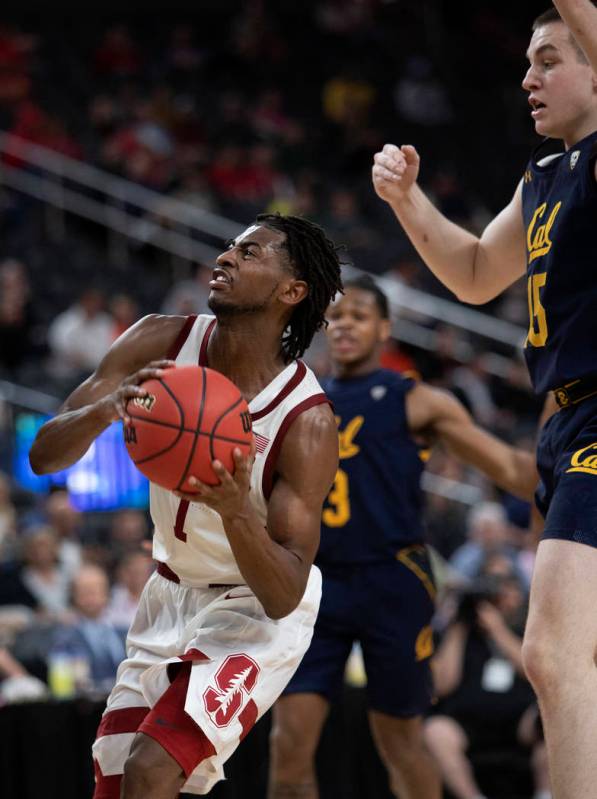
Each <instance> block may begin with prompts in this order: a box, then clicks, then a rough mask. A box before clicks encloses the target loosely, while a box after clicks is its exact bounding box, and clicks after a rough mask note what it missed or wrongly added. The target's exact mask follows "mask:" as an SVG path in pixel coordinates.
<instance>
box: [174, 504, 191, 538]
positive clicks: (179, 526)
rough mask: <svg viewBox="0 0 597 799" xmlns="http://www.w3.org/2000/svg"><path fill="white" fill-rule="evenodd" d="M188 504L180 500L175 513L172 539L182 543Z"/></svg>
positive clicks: (185, 535)
mask: <svg viewBox="0 0 597 799" xmlns="http://www.w3.org/2000/svg"><path fill="white" fill-rule="evenodd" d="M189 504H190V503H189V502H187V500H186V499H181V500H180V505H179V506H178V510H177V512H176V521H175V522H174V537H175V538H178V540H179V541H184V542H185V543H186V540H187V534H186V533H185V531H184V523H185V521H186V518H187V513H188V511H189Z"/></svg>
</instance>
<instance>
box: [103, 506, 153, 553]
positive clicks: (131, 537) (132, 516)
mask: <svg viewBox="0 0 597 799" xmlns="http://www.w3.org/2000/svg"><path fill="white" fill-rule="evenodd" d="M148 535H149V524H148V520H147V515H146V514H145V513H144V512H143V511H140V510H135V509H134V508H125V509H123V510H119V511H117V512H116V513H115V514H114V515H113V517H112V522H111V524H110V531H109V538H108V549H109V552H110V554H111V555H112V558H113V562H118V561H119V560H120V559H121V558H123V557H124V556H125V555H128V554H130V553H131V552H138V551H139V549H141V547H142V544H143V542H144V541H145V540H146V539H147V537H148Z"/></svg>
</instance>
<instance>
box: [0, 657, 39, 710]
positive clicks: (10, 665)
mask: <svg viewBox="0 0 597 799" xmlns="http://www.w3.org/2000/svg"><path fill="white" fill-rule="evenodd" d="M47 693H48V689H47V687H46V685H45V684H44V683H43V682H42V681H41V680H38V679H37V677H33V676H32V675H31V674H29V672H28V671H27V669H26V668H25V667H24V666H23V665H22V664H21V663H19V661H18V660H17V659H16V658H15V657H13V656H12V655H11V653H10V652H9V651H8V649H6V648H5V647H0V705H2V704H10V703H12V702H25V701H26V702H30V701H36V700H37V701H39V700H40V699H45V698H46V696H47Z"/></svg>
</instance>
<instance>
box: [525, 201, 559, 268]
mask: <svg viewBox="0 0 597 799" xmlns="http://www.w3.org/2000/svg"><path fill="white" fill-rule="evenodd" d="M561 207H562V201H561V200H560V202H558V203H556V204H555V205H554V207H553V209H552V211H551V213H550V214H549V216H548V218H547V221H546V222H545V224H544V225H539V227H538V228H537V229H535V225H536V224H537V221H538V220H540V219H543V216H544V214H545V211H546V209H547V203H543V204H542V205H540V206H539V207H538V208H537V210H536V211H535V213H534V214H533V218H532V219H531V222H530V224H529V226H528V229H527V249H528V252H529V263H531V262H532V261H534V260H535V258H540V257H541V256H542V255H546V253H548V252H549V251H550V250H551V247H552V244H553V242H552V240H551V239H550V237H549V234H550V233H551V229H552V227H553V225H554V222H555V221H556V216H557V215H558V212H559V210H560V208H561Z"/></svg>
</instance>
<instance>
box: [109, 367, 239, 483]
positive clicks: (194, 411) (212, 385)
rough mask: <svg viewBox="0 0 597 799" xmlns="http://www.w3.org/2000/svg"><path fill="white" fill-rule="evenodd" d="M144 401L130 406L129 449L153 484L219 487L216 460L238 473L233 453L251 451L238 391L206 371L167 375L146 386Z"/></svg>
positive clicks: (138, 399) (185, 370) (183, 369)
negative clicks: (196, 483)
mask: <svg viewBox="0 0 597 799" xmlns="http://www.w3.org/2000/svg"><path fill="white" fill-rule="evenodd" d="M142 387H143V388H144V389H145V390H146V391H147V396H145V397H135V398H134V399H131V400H129V401H128V403H127V414H128V416H129V417H130V420H131V421H130V423H129V424H126V425H125V426H124V440H125V443H126V448H127V450H128V453H129V455H130V457H131V458H132V460H133V463H134V464H135V466H136V467H137V468H138V469H139V471H141V472H142V473H143V474H144V475H145V476H146V477H148V478H149V479H150V480H151V481H152V482H153V483H156V484H157V485H159V486H162V487H163V488H168V489H170V490H176V491H189V492H191V493H193V492H194V491H195V488H194V487H193V486H191V485H189V483H188V478H189V477H196V478H197V479H199V480H201V482H203V483H207V484H209V485H216V484H217V483H218V482H219V480H218V478H217V476H216V474H215V472H214V471H213V469H212V466H211V463H212V461H213V460H216V459H217V460H219V461H221V462H222V463H223V465H224V466H225V467H226V469H227V470H228V471H229V472H231V473H232V472H234V461H233V458H232V451H233V450H234V448H235V447H238V448H239V449H240V450H241V451H242V453H243V455H246V454H248V453H249V451H250V448H251V439H252V433H251V415H250V413H249V409H248V407H247V403H246V402H245V400H244V399H243V397H242V395H241V393H240V391H239V390H238V388H237V387H236V386H235V385H234V383H232V382H231V381H230V380H228V378H227V377H224V375H222V374H220V373H219V372H215V371H214V370H213V369H207V368H205V367H203V366H180V367H173V368H171V369H167V370H166V371H165V372H164V374H163V376H162V377H161V378H159V379H152V380H147V381H146V382H145V383H142Z"/></svg>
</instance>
